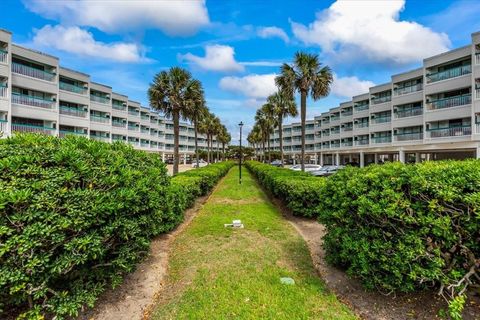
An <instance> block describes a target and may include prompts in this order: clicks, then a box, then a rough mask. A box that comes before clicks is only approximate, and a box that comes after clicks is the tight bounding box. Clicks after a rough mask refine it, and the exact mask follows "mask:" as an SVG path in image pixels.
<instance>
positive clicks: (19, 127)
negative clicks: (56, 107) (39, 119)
mask: <svg viewBox="0 0 480 320" xmlns="http://www.w3.org/2000/svg"><path fill="white" fill-rule="evenodd" d="M12 131H13V132H30V133H43V134H50V135H53V134H54V133H55V129H54V128H50V127H45V126H38V125H33V124H20V123H12Z"/></svg>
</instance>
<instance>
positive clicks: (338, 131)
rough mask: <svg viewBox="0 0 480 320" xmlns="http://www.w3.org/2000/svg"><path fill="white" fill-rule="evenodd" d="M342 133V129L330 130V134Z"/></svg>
mask: <svg viewBox="0 0 480 320" xmlns="http://www.w3.org/2000/svg"><path fill="white" fill-rule="evenodd" d="M334 134H340V129H336V130H330V135H334Z"/></svg>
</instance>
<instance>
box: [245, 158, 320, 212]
mask: <svg viewBox="0 0 480 320" xmlns="http://www.w3.org/2000/svg"><path fill="white" fill-rule="evenodd" d="M245 165H246V167H247V168H248V169H249V170H250V172H251V173H253V175H254V176H255V177H256V178H257V179H258V181H259V182H260V184H261V185H262V186H263V187H265V188H266V189H267V190H268V191H269V192H271V193H272V195H273V196H275V197H277V198H279V199H282V200H283V202H284V203H285V205H286V206H287V207H288V208H289V209H290V210H292V213H293V214H294V215H298V216H304V217H317V216H318V214H319V212H318V205H319V204H320V200H321V197H320V192H321V191H322V188H323V186H324V185H325V179H322V178H318V177H313V176H311V175H310V174H308V173H304V172H299V171H293V170H290V169H286V168H278V167H274V166H272V165H269V164H263V163H260V162H256V161H246V162H245Z"/></svg>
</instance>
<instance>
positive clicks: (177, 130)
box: [173, 108, 180, 175]
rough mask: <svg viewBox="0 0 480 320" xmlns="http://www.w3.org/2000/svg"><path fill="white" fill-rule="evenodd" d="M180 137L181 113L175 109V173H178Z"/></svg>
mask: <svg viewBox="0 0 480 320" xmlns="http://www.w3.org/2000/svg"><path fill="white" fill-rule="evenodd" d="M179 138H180V115H179V112H178V109H177V108H175V109H174V110H173V143H174V146H173V175H176V174H177V173H178V160H179V159H178V157H179V152H178V151H179V150H178V149H179V147H180V143H179Z"/></svg>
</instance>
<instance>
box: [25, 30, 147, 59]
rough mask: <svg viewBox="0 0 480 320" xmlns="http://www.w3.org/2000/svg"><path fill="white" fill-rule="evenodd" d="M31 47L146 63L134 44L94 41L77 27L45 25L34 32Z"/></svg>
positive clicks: (139, 49)
mask: <svg viewBox="0 0 480 320" xmlns="http://www.w3.org/2000/svg"><path fill="white" fill-rule="evenodd" d="M33 45H34V46H36V47H43V48H54V49H57V50H61V51H66V52H69V53H73V54H76V55H79V56H87V57H96V58H105V59H108V60H115V61H120V62H141V61H148V59H146V58H145V57H144V56H143V53H142V49H141V48H140V47H139V46H138V45H137V44H135V43H124V42H117V43H104V42H100V41H96V40H95V39H94V38H93V35H92V34H91V33H90V32H88V31H86V30H83V29H81V28H79V27H63V26H60V25H57V26H50V25H46V26H44V27H43V28H41V29H39V30H36V31H35V36H34V37H33Z"/></svg>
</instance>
